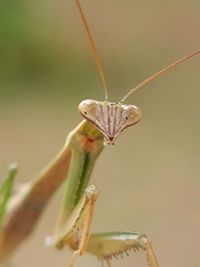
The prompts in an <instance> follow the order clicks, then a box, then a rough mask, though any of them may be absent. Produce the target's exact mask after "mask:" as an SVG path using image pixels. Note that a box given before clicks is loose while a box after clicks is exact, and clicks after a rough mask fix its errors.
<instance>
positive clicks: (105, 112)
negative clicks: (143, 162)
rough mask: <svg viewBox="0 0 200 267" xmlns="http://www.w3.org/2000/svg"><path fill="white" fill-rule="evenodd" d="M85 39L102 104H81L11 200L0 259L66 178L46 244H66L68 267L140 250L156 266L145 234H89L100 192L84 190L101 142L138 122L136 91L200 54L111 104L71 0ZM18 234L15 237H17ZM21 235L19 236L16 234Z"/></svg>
mask: <svg viewBox="0 0 200 267" xmlns="http://www.w3.org/2000/svg"><path fill="white" fill-rule="evenodd" d="M75 2H76V4H77V7H78V9H79V11H80V15H81V18H82V20H83V24H84V27H85V30H86V33H87V36H88V39H89V44H90V46H91V49H92V52H93V55H94V58H95V61H96V65H97V68H98V71H99V74H100V78H101V81H102V84H103V87H104V90H105V100H104V101H96V100H84V101H82V102H81V103H80V105H79V110H80V112H81V114H82V115H83V117H84V118H85V120H84V121H83V122H81V123H80V125H78V127H77V128H75V130H73V131H72V132H71V133H70V134H69V136H68V138H67V141H66V144H65V145H64V147H63V149H62V150H61V151H60V152H59V154H58V155H57V157H56V158H55V159H54V160H53V161H52V162H51V163H50V164H49V165H48V166H47V167H46V168H45V169H44V170H43V171H42V172H41V173H40V174H39V175H38V176H37V177H36V178H35V179H34V180H33V181H32V182H31V183H30V184H29V185H28V186H26V187H25V188H24V189H23V191H21V194H18V195H17V197H15V198H14V199H11V201H10V206H9V209H8V212H7V216H6V217H5V222H4V225H3V229H2V231H1V233H0V256H1V258H2V259H5V258H7V257H8V256H9V255H10V254H11V253H12V251H14V250H15V248H16V247H17V246H18V244H19V243H20V242H21V241H22V240H23V239H25V237H26V236H27V235H28V234H29V233H30V232H31V230H32V228H33V226H34V224H35V222H36V221H37V219H38V217H39V215H40V213H41V212H42V210H43V208H44V207H45V206H46V204H47V202H48V200H49V198H50V197H51V195H52V194H53V192H54V191H55V190H56V189H57V188H58V187H59V186H60V184H61V183H62V182H63V181H64V180H65V178H66V177H67V179H66V183H65V194H64V199H63V202H62V205H61V208H60V212H59V216H58V220H57V225H56V229H55V233H54V235H53V237H52V238H50V239H49V240H48V241H49V243H50V244H52V245H55V246H56V247H57V248H59V249H62V248H63V247H64V246H65V245H68V246H70V247H71V248H72V250H74V254H73V257H72V259H71V261H70V266H73V265H74V261H75V259H76V257H77V256H78V255H83V254H84V252H85V251H87V252H89V253H91V254H93V255H95V256H97V257H98V258H99V259H100V260H102V261H106V262H107V264H108V265H109V266H110V260H111V259H112V258H113V257H117V256H118V255H120V254H123V253H126V252H127V251H128V250H134V251H137V250H140V249H141V250H143V251H145V253H146V257H147V261H148V263H149V265H150V267H158V266H159V264H158V261H157V259H156V256H155V253H154V251H153V248H152V245H151V242H150V241H149V239H148V238H147V236H146V235H145V234H143V233H139V232H110V233H99V234H90V225H91V222H92V217H93V211H94V206H95V201H96V199H97V197H98V191H97V189H96V187H95V186H94V185H91V186H88V183H89V179H90V175H91V172H92V169H93V167H94V164H95V161H96V159H97V157H98V156H99V154H100V152H101V151H102V149H103V147H104V143H105V142H106V143H107V144H114V142H115V141H116V138H117V137H118V136H119V134H120V133H121V132H122V131H123V130H124V129H125V128H127V127H129V126H131V125H134V124H136V123H137V122H138V121H139V120H140V118H141V112H140V109H139V108H137V107H136V106H134V105H126V104H124V102H125V100H126V99H127V98H128V97H129V96H130V95H131V94H132V93H133V92H135V91H136V90H138V89H139V88H141V87H142V86H144V85H145V84H147V83H148V82H150V81H152V80H154V79H155V78H157V77H158V76H159V75H161V74H163V73H164V72H166V71H168V70H169V69H172V68H173V67H175V66H177V65H178V64H180V63H182V62H184V61H185V60H187V59H189V58H191V57H193V56H195V55H197V54H199V53H200V50H197V51H195V52H193V53H191V54H189V55H187V56H185V57H183V58H181V59H180V60H178V61H176V62H175V63H173V64H171V65H169V66H168V67H166V68H164V69H162V70H161V71H159V72H157V73H155V74H154V75H152V76H150V77H149V78H147V79H146V80H144V81H143V82H141V83H140V84H139V85H137V86H136V87H134V88H133V89H131V90H130V91H129V92H128V93H127V94H126V95H125V96H124V97H123V98H122V99H121V101H119V102H118V103H114V102H109V100H108V93H107V86H106V81H105V77H104V72H103V68H102V64H101V62H100V59H99V56H98V53H97V49H96V45H95V42H94V39H93V36H92V34H91V31H90V29H89V26H88V23H87V21H86V18H85V16H84V13H83V10H82V7H81V5H80V2H79V0H75ZM16 232H17V234H16ZM19 233H20V234H19Z"/></svg>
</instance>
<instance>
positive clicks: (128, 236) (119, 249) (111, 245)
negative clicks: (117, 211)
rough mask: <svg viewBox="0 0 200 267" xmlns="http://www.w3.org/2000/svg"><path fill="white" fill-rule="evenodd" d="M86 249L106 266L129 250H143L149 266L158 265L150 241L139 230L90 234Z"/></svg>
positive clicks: (156, 266) (154, 266)
mask: <svg viewBox="0 0 200 267" xmlns="http://www.w3.org/2000/svg"><path fill="white" fill-rule="evenodd" d="M86 250H87V252H89V253H91V254H93V255H95V256H96V257H98V259H99V260H101V261H102V263H103V262H104V261H105V262H106V263H107V264H108V266H111V264H110V261H111V260H112V259H114V258H118V256H123V255H126V254H129V251H139V250H143V251H145V253H146V258H147V262H148V264H149V266H150V267H159V264H158V261H157V259H156V256H155V253H154V251H153V248H152V245H151V242H150V241H149V240H148V239H147V236H146V235H145V234H143V233H139V232H110V233H98V234H91V235H90V238H89V242H88V246H87V249H86Z"/></svg>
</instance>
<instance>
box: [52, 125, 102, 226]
mask: <svg viewBox="0 0 200 267" xmlns="http://www.w3.org/2000/svg"><path fill="white" fill-rule="evenodd" d="M68 142H69V143H68V145H70V146H71V150H72V158H71V162H70V168H69V172H68V176H67V179H66V183H65V189H64V191H65V192H64V198H63V203H62V205H61V209H60V214H59V217H58V218H59V219H58V221H57V227H56V229H58V228H59V229H61V228H62V226H63V225H64V223H66V220H67V219H68V218H69V216H70V214H71V213H72V211H73V209H74V207H75V206H76V204H77V203H78V201H79V200H80V198H81V196H82V194H83V191H84V189H85V188H86V187H87V185H88V183H89V180H90V176H91V173H92V170H93V167H94V164H95V162H96V159H97V158H98V156H99V154H100V152H101V151H102V149H103V147H104V138H103V135H102V134H101V133H100V132H99V130H97V129H96V128H95V127H94V126H93V125H92V124H90V123H89V122H87V121H83V122H82V123H81V124H80V125H79V126H78V127H77V128H76V129H75V131H73V132H72V133H71V134H70V136H69V137H68Z"/></svg>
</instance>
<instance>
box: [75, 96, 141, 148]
mask: <svg viewBox="0 0 200 267" xmlns="http://www.w3.org/2000/svg"><path fill="white" fill-rule="evenodd" d="M79 111H80V113H81V115H82V116H83V117H84V118H85V119H86V120H88V121H90V122H91V123H92V124H94V125H95V126H96V127H97V128H98V129H99V130H100V131H101V132H102V133H103V135H104V137H105V141H106V143H107V144H114V142H115V140H116V138H117V137H118V136H119V134H120V133H121V132H122V131H123V130H124V129H126V128H128V127H130V126H131V125H134V124H136V123H137V122H139V120H140V118H141V111H140V109H139V108H138V107H136V106H134V105H123V104H122V103H121V102H119V103H115V102H109V101H107V100H105V101H103V102H101V101H96V100H92V99H89V100H83V101H82V102H81V103H80V105H79Z"/></svg>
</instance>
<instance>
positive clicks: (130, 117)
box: [125, 105, 141, 126]
mask: <svg viewBox="0 0 200 267" xmlns="http://www.w3.org/2000/svg"><path fill="white" fill-rule="evenodd" d="M125 110H126V113H125V120H126V123H127V126H131V125H133V124H135V123H137V122H138V121H139V120H140V118H141V111H140V109H139V108H138V107H136V106H133V105H129V106H127V107H126V108H125Z"/></svg>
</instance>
